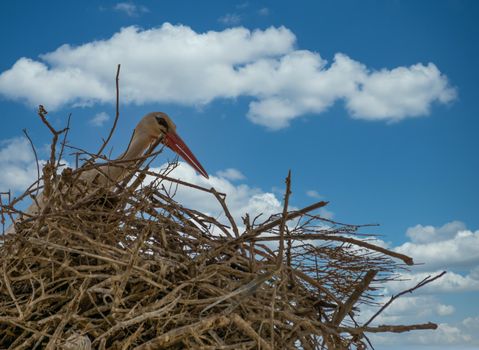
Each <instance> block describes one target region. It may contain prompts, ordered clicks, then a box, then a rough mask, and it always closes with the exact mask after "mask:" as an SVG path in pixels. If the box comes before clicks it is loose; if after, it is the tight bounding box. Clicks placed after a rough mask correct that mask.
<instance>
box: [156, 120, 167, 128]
mask: <svg viewBox="0 0 479 350" xmlns="http://www.w3.org/2000/svg"><path fill="white" fill-rule="evenodd" d="M156 121H157V122H158V124H160V125H161V126H164V127H165V129H166V130H168V123H167V122H166V120H165V119H163V118H162V117H156Z"/></svg>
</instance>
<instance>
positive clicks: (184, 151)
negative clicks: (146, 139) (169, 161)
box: [165, 131, 209, 179]
mask: <svg viewBox="0 0 479 350" xmlns="http://www.w3.org/2000/svg"><path fill="white" fill-rule="evenodd" d="M165 145H166V146H168V147H169V148H171V149H172V150H173V151H174V152H176V153H177V154H178V155H179V156H180V157H181V158H183V159H184V160H185V161H186V162H187V163H188V164H189V165H191V166H192V167H193V169H195V170H196V171H197V172H199V173H200V174H201V175H203V176H204V177H206V178H207V179H208V178H209V176H208V173H207V172H206V170H205V169H203V167H202V166H201V164H200V162H199V161H198V159H196V157H195V155H194V154H193V153H192V152H191V151H190V149H189V148H188V146H187V145H186V144H185V143H184V142H183V140H182V139H181V137H180V136H178V134H177V133H175V132H174V131H170V132H169V133H167V134H166V136H165Z"/></svg>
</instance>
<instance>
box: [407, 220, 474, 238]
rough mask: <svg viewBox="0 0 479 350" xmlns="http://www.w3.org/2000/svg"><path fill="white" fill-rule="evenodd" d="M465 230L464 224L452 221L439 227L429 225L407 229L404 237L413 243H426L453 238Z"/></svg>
mask: <svg viewBox="0 0 479 350" xmlns="http://www.w3.org/2000/svg"><path fill="white" fill-rule="evenodd" d="M465 229H466V225H464V223H462V222H460V221H452V222H448V223H446V224H444V225H443V226H441V227H434V226H431V225H427V226H423V225H416V226H414V227H409V228H408V229H407V231H406V235H407V236H408V237H409V238H411V241H412V242H414V243H428V242H435V241H438V240H445V239H449V238H453V237H454V236H455V235H456V233H457V232H459V231H464V230H465Z"/></svg>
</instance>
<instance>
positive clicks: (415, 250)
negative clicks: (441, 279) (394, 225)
mask: <svg viewBox="0 0 479 350" xmlns="http://www.w3.org/2000/svg"><path fill="white" fill-rule="evenodd" d="M407 234H408V235H409V236H410V237H412V239H413V242H406V243H404V244H402V245H401V246H399V247H397V248H395V250H396V251H397V252H399V253H402V254H406V255H409V256H412V257H414V260H415V261H416V262H422V263H425V265H424V266H423V268H427V269H435V268H453V267H467V268H472V267H474V266H478V265H479V249H477V247H479V230H478V231H475V232H473V231H470V230H466V229H465V227H464V225H463V224H462V223H460V222H452V223H449V224H447V225H444V226H443V227H441V228H432V227H431V226H425V227H422V226H415V227H413V228H410V229H409V230H408V233H407Z"/></svg>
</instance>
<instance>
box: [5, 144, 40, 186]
mask: <svg viewBox="0 0 479 350" xmlns="http://www.w3.org/2000/svg"><path fill="white" fill-rule="evenodd" d="M0 169H1V171H0V192H4V191H8V190H12V191H14V192H15V191H23V190H26V188H27V187H28V186H30V185H31V184H32V183H33V181H34V180H35V179H36V177H37V166H36V164H35V157H34V155H33V151H32V149H31V147H30V144H29V142H28V140H27V139H26V138H23V137H17V138H13V139H9V140H5V141H1V142H0Z"/></svg>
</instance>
